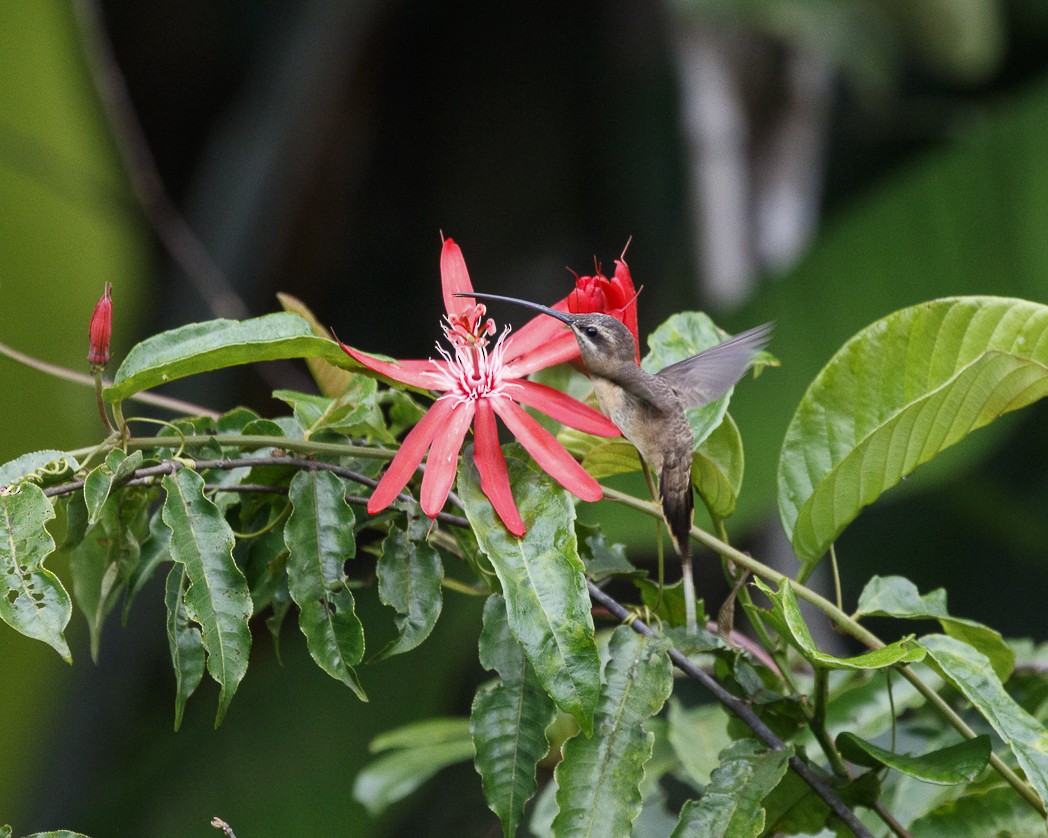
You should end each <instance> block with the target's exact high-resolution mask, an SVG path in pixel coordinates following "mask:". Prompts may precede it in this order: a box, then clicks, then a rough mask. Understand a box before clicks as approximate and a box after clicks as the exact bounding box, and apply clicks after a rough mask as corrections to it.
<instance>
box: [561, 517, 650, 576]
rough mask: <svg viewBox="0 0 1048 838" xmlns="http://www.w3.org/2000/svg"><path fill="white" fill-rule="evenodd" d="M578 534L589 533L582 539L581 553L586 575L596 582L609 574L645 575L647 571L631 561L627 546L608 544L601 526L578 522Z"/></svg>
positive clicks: (576, 526) (576, 529) (576, 527)
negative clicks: (627, 553)
mask: <svg viewBox="0 0 1048 838" xmlns="http://www.w3.org/2000/svg"><path fill="white" fill-rule="evenodd" d="M575 532H576V534H581V533H588V534H587V535H585V536H584V537H583V539H582V546H580V547H579V554H580V555H581V556H582V561H583V562H584V563H585V565H586V575H587V576H588V577H589V578H590V579H592V580H593V581H594V582H600V581H601V580H602V579H607V578H608V577H609V576H644V575H645V572H644V571H643V570H640V569H639V568H637V567H635V566H634V565H632V564H631V563H630V560H629V558H628V557H627V556H626V548H625V547H623V546H622V545H621V544H608V543H607V541H606V540H605V538H604V533H603V532H601V530H600V527H597V526H595V525H590V524H576V525H575Z"/></svg>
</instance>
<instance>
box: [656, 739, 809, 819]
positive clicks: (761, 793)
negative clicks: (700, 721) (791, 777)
mask: <svg viewBox="0 0 1048 838" xmlns="http://www.w3.org/2000/svg"><path fill="white" fill-rule="evenodd" d="M792 754H793V749H792V748H787V749H786V750H782V751H769V750H766V749H764V747H763V746H762V745H760V744H759V743H757V742H755V741H753V740H752V739H743V740H740V741H738V742H734V743H732V745H731V746H730V747H728V748H727V749H726V750H724V751H722V752H721V755H720V766H719V767H718V768H717V769H716V770H715V771H714V772H713V776H712V777H711V778H710V783H709V785H708V786H706V789H705V791H704V792H703V795H702V799H701V800H698V801H694V800H692V801H688V803H686V804H685V805H684V808H683V809H682V810H681V815H680V822H679V823H678V824H677V828H676V829H675V830H673V838H757V836H758V835H761V834H763V832H764V821H765V811H764V806H763V805H762V804H763V802H764V798H765V797H767V796H768V794H770V793H771V791H772V790H773V789H774V788H775V787H776V786H777V785H778V784H779V781H780V780H781V779H782V778H783V775H785V773H786V769H787V767H788V763H789V759H790V756H792Z"/></svg>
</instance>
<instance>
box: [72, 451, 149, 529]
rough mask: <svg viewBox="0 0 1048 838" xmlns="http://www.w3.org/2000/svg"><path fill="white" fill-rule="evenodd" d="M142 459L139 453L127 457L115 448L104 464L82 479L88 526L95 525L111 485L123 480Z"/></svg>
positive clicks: (140, 463)
mask: <svg viewBox="0 0 1048 838" xmlns="http://www.w3.org/2000/svg"><path fill="white" fill-rule="evenodd" d="M143 459H144V458H143V455H142V452H141V451H135V452H134V453H132V454H131V455H130V456H129V455H127V454H125V453H124V452H123V451H121V450H120V449H119V448H115V449H113V450H112V451H110V452H109V454H108V456H107V457H106V461H105V462H104V463H102V464H101V465H100V466H98V467H97V468H93V469H92V470H91V472H90V473H89V474H88V475H87V477H86V478H85V479H84V502H85V504H86V505H87V522H88V524H94V523H97V521H98V519H99V516H101V514H102V507H103V506H104V505H105V502H106V500H107V499H108V498H109V492H110V491H111V490H112V488H113V485H114V484H116V483H119V482H120V481H121V480H124V479H125V478H126V477H128V476H129V475H130V474H131V472H133V471H134V470H135V469H136V468H138V467H139V466H140V465H142V460H143Z"/></svg>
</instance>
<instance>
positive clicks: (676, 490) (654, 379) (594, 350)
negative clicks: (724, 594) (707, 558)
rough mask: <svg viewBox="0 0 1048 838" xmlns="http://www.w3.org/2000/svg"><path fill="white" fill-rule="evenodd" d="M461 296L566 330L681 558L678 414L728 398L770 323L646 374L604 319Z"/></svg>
mask: <svg viewBox="0 0 1048 838" xmlns="http://www.w3.org/2000/svg"><path fill="white" fill-rule="evenodd" d="M463 296H473V297H478V298H481V299H493V300H503V301H505V302H510V303H516V304H518V305H522V306H526V307H527V308H533V309H536V310H538V311H541V312H543V313H544V314H548V315H550V316H551V317H556V318H557V319H558V320H560V321H562V322H564V323H566V324H567V325H568V326H570V327H571V330H572V331H573V332H574V333H575V339H576V341H577V342H578V345H579V353H580V354H581V356H582V363H583V364H584V365H585V366H586V371H587V372H588V373H589V376H590V379H591V380H592V381H593V390H594V392H595V393H596V396H597V401H598V403H599V404H600V407H601V410H603V411H604V413H606V414H607V415H608V418H610V419H611V421H612V422H614V423H615V424H616V425H617V426H618V428H619V430H620V431H622V435H623V436H624V437H626V439H628V440H629V441H630V442H632V443H633V445H634V446H636V448H637V451H638V452H640V455H641V457H643V458H644V461H645V462H646V463H647V464H648V467H649V468H650V469H651V470H652V471H653V472H655V474H656V475H658V480H659V494H660V495H661V496H662V498H661V499H662V511H663V514H664V515H665V516H666V523H667V525H668V526H669V529H670V532H671V533H672V534H673V539H674V541H675V542H676V544H677V550H678V552H679V553H680V554H681V556H682V557H685V558H686V557H687V556H688V555H689V538H690V536H689V534H690V532H691V522H692V512H693V500H692V494H691V458H692V449H693V447H694V438H693V436H692V433H691V426H690V425H689V424H688V419H687V416H686V415H685V413H684V411H685V410H687V409H689V408H694V407H701V406H702V405H704V404H709V403H710V402H712V401H715V400H716V399H719V398H720V397H721V396H723V395H724V394H725V393H726V392H728V390H729V389H730V388H731V387H732V386H734V384H735V383H736V382H737V381H738V380H739V379H740V378H742V376H743V374H744V373H745V372H746V369H747V368H748V367H749V365H750V361H751V360H752V359H753V356H754V355H755V354H756V353H757V352H759V351H760V350H761V349H763V348H764V347H765V346H766V345H767V344H768V341H769V340H770V339H771V330H772V324H771V323H765V324H764V325H763V326H757V327H756V328H754V329H750V330H748V331H745V332H741V333H739V334H737V335H735V336H734V337H732V338H729V339H728V340H726V341H724V342H723V343H719V344H717V345H716V346H714V347H711V348H710V349H707V350H706V351H705V352H700V353H699V354H698V355H693V356H691V357H690V358H685V359H684V360H683V361H678V362H677V363H675V364H671V365H670V366H668V367H666V368H665V369H663V370H660V371H659V372H657V373H654V374H652V373H649V372H647V371H646V370H644V369H642V368H641V367H640V366H639V365H638V364H637V361H636V352H635V346H636V344H635V342H634V340H633V335H632V333H631V332H630V330H629V329H627V328H626V326H625V325H623V324H622V322H621V321H619V320H617V319H616V318H614V317H612V316H611V315H608V314H596V313H594V314H568V313H566V312H563V311H557V310H556V309H552V308H548V307H546V306H541V305H538V304H536V303H531V302H527V301H526V300H518V299H516V298H514V297H501V296H498V295H495V294H478V293H473V294H469V295H463Z"/></svg>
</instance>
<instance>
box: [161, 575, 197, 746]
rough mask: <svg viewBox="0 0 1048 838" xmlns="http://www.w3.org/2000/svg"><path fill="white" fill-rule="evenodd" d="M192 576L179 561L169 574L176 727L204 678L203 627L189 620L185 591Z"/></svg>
mask: <svg viewBox="0 0 1048 838" xmlns="http://www.w3.org/2000/svg"><path fill="white" fill-rule="evenodd" d="M188 584H189V575H188V574H187V573H186V568H185V566H184V565H181V564H178V563H177V562H176V563H175V564H174V565H173V566H172V568H171V570H170V571H169V572H168V574H167V582H166V583H165V586H164V605H166V606H167V646H168V649H169V650H170V652H171V663H172V665H173V666H174V668H175V730H178V729H179V728H180V727H181V726H182V715H183V713H184V712H185V709H186V702H187V701H188V700H189V697H190V696H191V695H192V694H193V693H194V692H196V688H197V687H198V686H200V682H201V680H203V677H204V641H203V638H202V637H201V634H200V629H199V628H198V627H197V626H195V625H193V624H192V622H190V619H189V614H188V613H187V612H186V606H185V593H186V586H187V585H188Z"/></svg>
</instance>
